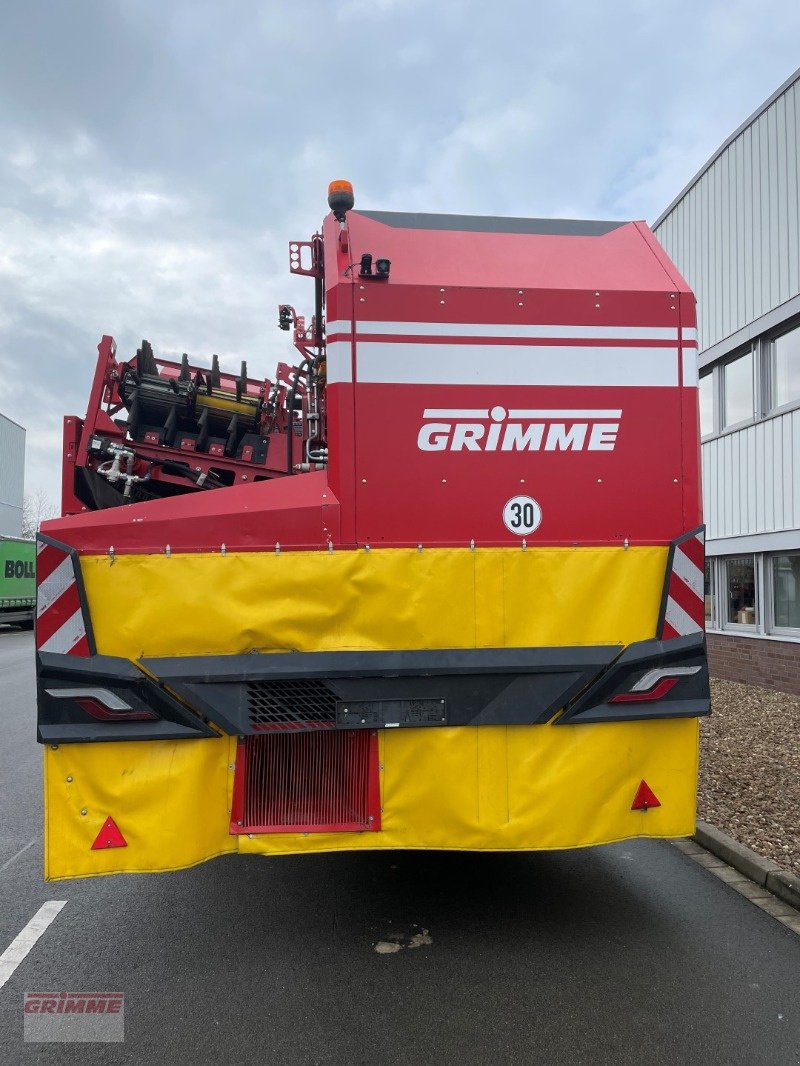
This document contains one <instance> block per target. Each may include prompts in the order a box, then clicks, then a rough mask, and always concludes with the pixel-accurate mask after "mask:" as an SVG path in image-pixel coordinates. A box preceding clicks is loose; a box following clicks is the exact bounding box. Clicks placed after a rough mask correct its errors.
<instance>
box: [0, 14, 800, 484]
mask: <svg viewBox="0 0 800 1066" xmlns="http://www.w3.org/2000/svg"><path fill="white" fill-rule="evenodd" d="M799 46H800V5H797V4H796V3H792V2H789V0H783V2H780V3H778V2H770V0H759V2H751V0H727V2H711V0H694V2H683V0H675V2H673V3H670V4H664V3H661V2H656V0H604V2H602V3H601V2H598V0H593V2H587V0H562V2H557V0H551V2H548V3H544V2H541V0H527V2H525V0H493V2H490V3H486V2H474V0H427V2H426V0H293V2H291V0H228V2H227V3H222V2H215V0H158V2H156V0H69V2H67V0H3V3H2V5H0V411H3V413H5V414H7V415H9V416H10V417H11V418H14V419H15V420H17V421H19V422H21V423H22V424H23V425H25V426H26V427H27V430H28V448H27V470H26V475H27V476H26V482H27V486H28V489H29V490H36V489H37V488H41V489H44V490H46V492H47V493H48V494H49V495H50V496H51V497H52V498H53V499H54V500H56V499H58V495H59V478H60V467H59V464H60V439H61V416H62V414H64V413H74V414H83V413H84V411H85V409H86V402H87V398H88V390H89V383H90V379H91V374H92V371H93V368H94V362H95V358H96V345H97V343H98V341H99V339H100V336H101V334H103V333H110V334H112V335H113V336H114V337H115V338H116V339H117V343H118V347H119V351H120V353H121V354H123V355H125V356H127V355H129V354H132V353H133V352H134V351H135V349H136V347H137V346H138V343H139V342H140V340H141V338H142V337H147V338H148V339H149V340H150V341H151V342H152V343H153V345H154V347H155V349H156V351H157V352H159V353H161V354H164V355H174V354H179V353H180V352H183V351H187V352H189V353H190V354H191V355H192V356H194V357H196V358H208V357H209V356H210V353H211V352H214V351H215V352H218V353H219V354H220V356H221V357H223V360H224V361H226V362H227V363H228V365H231V366H234V365H236V364H237V361H238V360H240V359H242V358H246V359H247V360H248V365H249V367H250V370H251V372H252V373H257V374H259V375H266V374H269V373H270V372H271V371H272V369H273V368H274V365H275V363H276V362H277V361H278V360H279V359H282V358H286V356H287V355H289V354H290V353H291V349H290V347H289V346H288V344H287V340H286V337H287V335H286V334H283V333H280V332H278V330H277V328H276V326H275V321H276V305H277V303H278V302H280V301H288V302H291V303H294V304H296V305H297V306H298V309H299V310H300V309H301V308H302V309H306V310H309V311H310V308H311V295H312V294H311V291H310V287H308V286H307V285H305V284H303V282H302V281H301V280H300V279H291V278H289V276H288V273H287V251H286V246H287V242H288V240H289V239H290V238H291V239H298V238H299V239H307V237H308V236H309V235H310V234H311V233H312V232H313V231H314V230H315V229H316V228H317V226H318V225H319V223H320V221H321V219H322V217H323V214H324V213H325V211H326V206H325V193H326V188H327V183H328V181H330V180H331V179H332V178H336V177H346V178H349V179H350V180H351V181H353V183H354V185H355V187H356V200H357V204H358V205H359V206H361V207H373V208H385V209H395V210H420V211H426V210H429V211H430V210H434V211H453V212H465V213H475V214H509V215H552V216H559V215H562V216H573V217H598V218H645V219H647V220H648V221H652V220H653V219H654V218H655V217H656V216H657V215H658V214H659V213H660V211H661V210H662V209H663V208H664V207H666V205H667V204H668V203H669V201H670V200H671V199H672V198H673V197H674V196H675V195H676V194H677V193H678V192H679V191H680V189H681V188H682V187H683V185H684V184H685V183H686V182H687V181H688V180H689V179H690V178H691V177H692V175H693V174H694V173H695V172H696V170H697V169H698V168H699V167H700V166H701V165H702V164H703V163H704V162H705V160H706V159H707V158H708V157H709V156H710V155H711V154H712V152H713V151H714V150H715V149H716V148H717V147H718V146H719V144H720V143H721V142H722V141H723V140H724V139H725V138H726V137H727V135H728V134H729V133H731V132H732V131H733V129H734V128H735V127H736V126H738V125H739V123H740V122H742V121H743V120H744V119H745V118H746V117H747V116H748V115H749V114H750V113H751V112H752V111H753V110H754V109H755V108H756V107H757V106H758V105H759V104H760V103H761V102H762V101H763V100H764V99H765V98H766V97H767V96H769V94H770V93H771V92H772V91H773V90H774V89H775V88H777V87H778V85H779V84H780V83H781V82H782V81H783V80H784V79H785V78H786V77H788V76H789V75H790V74H791V73H792V71H793V70H794V69H795V68H796V67H797V66H798V65H799V64H800V47H799Z"/></svg>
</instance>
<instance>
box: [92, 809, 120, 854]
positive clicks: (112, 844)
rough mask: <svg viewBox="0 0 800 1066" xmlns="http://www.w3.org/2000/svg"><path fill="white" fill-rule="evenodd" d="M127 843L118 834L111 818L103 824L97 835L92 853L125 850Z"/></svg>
mask: <svg viewBox="0 0 800 1066" xmlns="http://www.w3.org/2000/svg"><path fill="white" fill-rule="evenodd" d="M127 846H128V841H127V840H126V839H125V837H124V836H123V835H122V833H120V831H119V826H118V825H117V823H116V822H115V821H114V819H113V818H112V817H111V815H109V816H108V818H106V820H105V821H104V822H103V828H102V829H101V830H100V832H99V833H98V834H97V836H96V838H95V842H94V844H92V851H103V850H104V849H105V848H127Z"/></svg>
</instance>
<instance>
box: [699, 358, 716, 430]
mask: <svg viewBox="0 0 800 1066" xmlns="http://www.w3.org/2000/svg"><path fill="white" fill-rule="evenodd" d="M713 432H714V375H713V373H710V374H706V375H705V376H704V377H701V378H700V436H701V437H707V436H709V434H711V433H713Z"/></svg>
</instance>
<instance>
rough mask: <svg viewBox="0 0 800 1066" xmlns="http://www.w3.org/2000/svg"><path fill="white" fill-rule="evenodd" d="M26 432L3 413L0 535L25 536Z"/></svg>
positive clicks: (0, 457) (0, 462)
mask: <svg viewBox="0 0 800 1066" xmlns="http://www.w3.org/2000/svg"><path fill="white" fill-rule="evenodd" d="M24 484H25V430H24V429H23V428H22V426H18V425H17V423H16V422H12V421H11V419H10V418H6V416H5V415H3V414H0V534H1V535H4V536H7V537H19V536H21V535H22V497H23V492H24Z"/></svg>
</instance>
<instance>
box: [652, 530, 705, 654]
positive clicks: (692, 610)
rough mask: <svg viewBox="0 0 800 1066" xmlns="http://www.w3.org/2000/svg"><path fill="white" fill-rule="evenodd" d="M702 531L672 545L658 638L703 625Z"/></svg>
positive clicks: (697, 629)
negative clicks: (670, 565)
mask: <svg viewBox="0 0 800 1066" xmlns="http://www.w3.org/2000/svg"><path fill="white" fill-rule="evenodd" d="M704 553H705V532H704V531H701V532H700V533H697V534H696V535H695V536H693V537H690V538H688V539H687V540H684V541H680V542H679V543H678V544H676V545H675V550H674V552H673V555H672V568H671V570H670V572H669V573H668V574H667V582H668V584H667V603H666V608H665V611H664V625H663V627H662V632H661V639H662V640H670V639H672V638H674V637H685V636H688V635H689V634H691V633H702V632H703V630H704V629H705V599H704V597H705V575H704V573H703V570H702V562H703V559H704Z"/></svg>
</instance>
